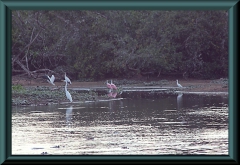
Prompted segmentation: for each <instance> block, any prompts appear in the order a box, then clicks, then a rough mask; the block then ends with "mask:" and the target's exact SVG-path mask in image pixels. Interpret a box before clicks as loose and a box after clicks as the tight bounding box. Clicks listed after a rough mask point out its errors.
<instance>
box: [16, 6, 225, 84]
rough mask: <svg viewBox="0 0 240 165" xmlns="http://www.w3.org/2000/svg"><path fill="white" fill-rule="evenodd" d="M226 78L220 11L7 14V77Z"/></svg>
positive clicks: (35, 12) (26, 12)
mask: <svg viewBox="0 0 240 165" xmlns="http://www.w3.org/2000/svg"><path fill="white" fill-rule="evenodd" d="M65 71H66V72H67V74H68V75H70V77H71V78H72V79H75V80H80V79H87V78H91V79H95V80H97V79H103V78H109V77H111V78H130V77H142V76H152V77H159V78H161V76H164V75H181V76H182V77H184V78H188V77H189V78H190V77H191V78H202V79H211V78H220V77H227V76H228V13H227V11H151V10H146V11H140V10H128V11H122V10H99V11H94V10H82V11H54V10H53V11H13V12H12V73H13V75H16V74H27V75H29V76H33V77H36V75H37V74H39V73H49V72H52V73H59V74H62V73H63V72H65Z"/></svg>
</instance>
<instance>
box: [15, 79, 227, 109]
mask: <svg viewBox="0 0 240 165" xmlns="http://www.w3.org/2000/svg"><path fill="white" fill-rule="evenodd" d="M113 83H114V84H116V85H117V86H118V87H119V88H120V89H121V90H122V91H124V90H127V89H133V88H134V89H135V90H139V89H150V90H154V89H156V88H158V89H159V88H161V89H165V91H166V92H168V93H169V91H170V92H171V93H177V92H179V91H181V92H182V93H196V94H208V95H209V94H215V95H216V94H226V93H227V92H228V80H227V79H223V78H222V79H217V80H196V79H191V80H181V79H179V83H180V84H181V85H182V86H183V88H178V87H177V84H176V80H166V79H163V80H157V81H156V80H155V81H151V80H148V81H142V80H126V79H123V80H116V79H113ZM64 85H65V82H61V81H56V82H55V86H53V85H51V84H49V83H48V82H47V80H46V79H37V80H31V81H30V80H27V79H23V78H21V79H20V78H19V77H12V105H13V106H16V105H35V106H37V105H48V104H62V103H66V102H69V100H68V99H67V98H66V95H65V91H64ZM76 89H78V90H76ZM79 89H81V90H82V91H81V92H79ZM93 89H94V90H93ZM96 89H101V90H105V91H106V93H105V94H102V95H99V94H98V93H97V92H96ZM68 91H69V92H70V93H71V95H72V98H73V100H78V101H97V100H99V99H107V98H108V95H107V87H106V82H105V81H95V82H79V81H73V82H72V84H71V85H69V86H68ZM118 92H121V91H120V90H119V91H118ZM162 92H163V93H164V90H163V91H162Z"/></svg>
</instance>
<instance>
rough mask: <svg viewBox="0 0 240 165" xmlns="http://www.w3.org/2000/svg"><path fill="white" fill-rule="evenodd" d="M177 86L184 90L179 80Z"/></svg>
mask: <svg viewBox="0 0 240 165" xmlns="http://www.w3.org/2000/svg"><path fill="white" fill-rule="evenodd" d="M177 86H178V87H180V88H182V85H181V84H179V83H178V80H177Z"/></svg>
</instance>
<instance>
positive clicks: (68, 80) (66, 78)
mask: <svg viewBox="0 0 240 165" xmlns="http://www.w3.org/2000/svg"><path fill="white" fill-rule="evenodd" d="M65 80H67V82H69V83H70V84H72V82H71V80H70V79H69V78H68V77H67V75H66V72H65Z"/></svg>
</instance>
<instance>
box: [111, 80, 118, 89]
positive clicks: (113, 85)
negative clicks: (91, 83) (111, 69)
mask: <svg viewBox="0 0 240 165" xmlns="http://www.w3.org/2000/svg"><path fill="white" fill-rule="evenodd" d="M111 87H112V89H117V87H116V85H115V84H113V83H112V80H111Z"/></svg>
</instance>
